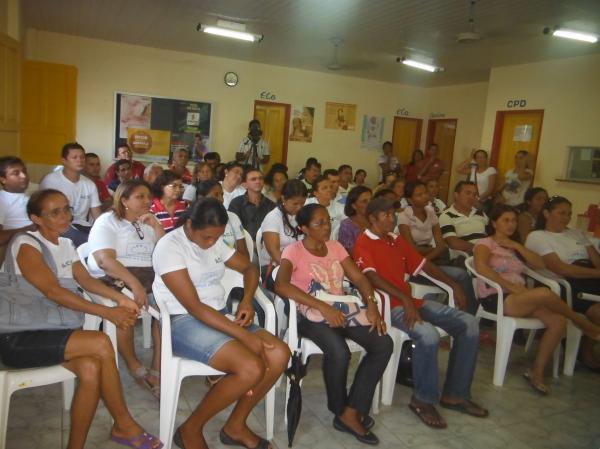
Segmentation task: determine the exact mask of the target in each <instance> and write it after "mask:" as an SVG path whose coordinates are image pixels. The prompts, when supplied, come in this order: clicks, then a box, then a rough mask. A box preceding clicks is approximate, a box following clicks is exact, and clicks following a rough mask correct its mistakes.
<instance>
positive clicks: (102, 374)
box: [0, 189, 163, 449]
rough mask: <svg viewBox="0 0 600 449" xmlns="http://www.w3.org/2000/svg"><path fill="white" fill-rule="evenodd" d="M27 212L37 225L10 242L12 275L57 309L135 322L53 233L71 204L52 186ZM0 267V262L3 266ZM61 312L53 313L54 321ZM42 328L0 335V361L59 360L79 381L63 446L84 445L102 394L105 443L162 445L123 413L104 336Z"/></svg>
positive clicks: (125, 304)
mask: <svg viewBox="0 0 600 449" xmlns="http://www.w3.org/2000/svg"><path fill="white" fill-rule="evenodd" d="M27 213H28V215H29V217H30V218H31V220H32V221H33V222H34V223H35V224H36V225H37V229H38V230H37V231H36V232H31V233H27V234H21V235H18V236H16V237H15V239H14V240H13V241H12V243H11V247H10V252H9V253H8V254H7V259H6V261H7V262H9V261H10V262H14V263H15V264H14V268H15V272H16V274H21V275H22V276H23V277H24V278H25V280H26V281H27V282H28V283H29V284H31V285H32V286H34V287H35V288H37V289H38V290H39V291H40V292H42V294H43V295H44V296H45V297H46V298H47V299H48V300H49V301H50V302H53V303H56V304H57V305H58V306H61V307H62V308H64V309H71V311H75V312H79V313H81V314H82V315H83V314H84V313H88V314H90V315H97V316H99V317H102V318H106V319H108V320H110V321H112V322H113V323H114V324H115V325H116V326H117V327H119V328H130V327H132V326H133V325H135V323H136V321H137V314H138V313H139V308H138V306H137V305H136V304H135V303H134V302H133V301H131V300H130V299H129V298H127V297H126V296H124V295H122V294H121V293H118V292H117V291H115V290H113V289H111V288H109V287H107V286H106V285H104V284H103V283H102V282H100V281H99V280H97V279H94V278H93V277H91V276H90V275H89V273H88V272H87V270H86V269H85V267H84V266H83V265H82V264H81V262H80V261H79V257H78V256H77V251H76V250H75V248H74V247H73V244H72V242H71V241H70V240H68V239H66V238H62V237H60V235H61V234H63V233H64V232H65V231H66V230H67V229H68V228H69V225H70V224H71V220H72V218H73V209H72V208H71V206H69V201H68V200H67V198H66V196H65V195H64V194H63V193H62V192H59V191H58V190H52V189H46V190H39V191H37V192H35V193H34V194H33V195H31V198H30V200H29V202H28V204H27ZM41 245H44V246H45V247H46V248H47V249H48V251H49V253H50V257H52V259H53V261H54V263H55V265H56V273H55V272H53V270H52V268H50V266H49V265H48V264H47V262H46V260H45V259H44V256H43V253H42V249H43V248H42V246H41ZM6 269H8V268H7V266H6V262H5V265H4V266H3V271H4V270H6ZM59 278H63V279H64V278H72V279H74V280H75V281H76V282H77V283H78V284H79V285H81V287H83V288H84V289H85V290H87V291H90V292H92V293H95V294H98V295H101V296H104V297H106V298H108V299H110V300H113V301H115V303H116V304H117V306H116V307H106V306H102V305H99V304H94V303H92V302H90V301H86V300H85V299H83V298H82V297H81V296H79V295H78V294H76V293H75V292H74V291H73V290H71V289H67V288H64V287H63V286H62V285H61V284H60V283H59ZM63 285H64V284H63ZM66 315H67V314H66V313H64V312H61V313H60V316H61V318H62V317H65V316H66ZM81 318H83V317H81ZM48 322H51V321H50V320H48ZM81 322H83V319H82V320H81ZM49 328H50V326H48V328H44V327H39V328H38V329H33V328H32V330H27V331H17V332H12V331H9V332H5V333H1V334H0V356H1V357H2V362H3V363H4V364H5V365H8V366H11V367H14V368H19V369H24V368H37V367H42V366H51V365H57V364H62V366H63V367H65V368H66V369H68V370H69V371H72V372H73V373H75V375H76V376H77V378H78V380H79V382H78V387H77V391H76V392H75V396H74V397H73V403H72V405H71V425H70V430H69V442H68V444H67V447H69V448H83V447H84V446H85V440H86V438H87V433H88V430H89V428H90V425H91V423H92V420H93V417H94V414H95V411H96V408H97V406H98V401H99V399H100V398H102V399H103V401H104V403H105V405H106V408H107V409H108V410H109V413H110V414H111V415H112V417H113V419H114V424H113V426H112V430H111V434H110V439H111V440H113V441H115V442H117V443H120V444H124V445H129V446H131V447H133V446H134V445H135V446H136V447H142V446H143V447H147V448H152V449H159V448H161V447H162V446H163V445H162V443H161V442H160V441H159V439H158V438H156V437H154V436H152V435H150V434H149V433H146V432H145V431H144V429H143V428H142V427H141V426H140V425H139V424H138V423H137V422H135V420H134V419H133V417H132V416H131V414H130V413H129V411H128V410H127V405H126V404H125V399H124V397H123V388H122V386H121V381H120V378H119V371H118V369H117V366H116V363H115V353H114V351H113V348H112V345H111V343H110V340H109V339H108V338H107V337H106V335H105V334H104V333H102V332H98V331H87V330H81V329H80V328H78V327H77V325H75V327H74V328H69V326H66V325H65V326H64V327H62V328H55V329H53V330H50V329H49Z"/></svg>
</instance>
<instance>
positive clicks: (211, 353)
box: [152, 198, 290, 449]
mask: <svg viewBox="0 0 600 449" xmlns="http://www.w3.org/2000/svg"><path fill="white" fill-rule="evenodd" d="M227 220H228V216H227V211H226V210H225V208H224V207H223V205H222V204H221V203H220V202H219V201H218V200H216V199H214V198H206V199H204V200H202V201H196V202H195V203H194V204H193V205H192V206H191V207H190V209H188V211H186V215H185V216H184V220H183V222H182V225H181V226H179V227H178V228H176V229H175V230H174V231H173V232H171V233H169V234H167V235H166V236H165V237H163V238H162V239H161V240H160V241H159V242H158V244H157V245H156V249H155V250H154V254H153V256H152V261H153V265H154V271H155V272H156V278H155V280H154V285H153V291H154V295H155V297H156V298H157V299H159V300H160V301H161V302H162V303H163V304H164V306H165V307H166V309H167V310H162V311H161V312H162V313H169V314H170V315H171V339H172V344H173V353H174V354H175V355H177V356H180V357H185V358H188V359H192V360H196V361H199V362H202V363H205V364H207V365H209V366H211V367H213V368H215V369H217V370H219V371H222V372H225V373H226V375H225V377H224V378H223V379H221V380H220V381H219V382H218V383H216V384H215V385H214V386H213V387H212V388H211V389H210V390H209V391H208V393H207V394H206V395H205V396H204V398H203V399H202V400H201V402H200V404H199V405H198V406H197V408H196V409H195V410H194V411H193V412H192V414H191V415H190V416H189V417H188V418H187V420H186V421H185V422H184V423H183V424H182V425H181V426H180V427H179V428H178V429H177V431H176V432H175V436H174V441H175V443H176V444H177V445H178V446H179V447H182V448H183V447H189V448H191V447H206V440H205V439H204V436H203V429H204V426H205V425H206V423H207V422H208V420H209V419H211V418H212V417H213V416H214V415H216V414H217V413H219V412H220V411H221V410H223V409H225V408H226V407H228V406H230V405H231V404H233V403H234V402H237V404H236V406H235V409H234V412H233V413H232V414H231V415H230V417H229V419H228V420H227V421H226V423H225V425H224V427H223V428H222V429H221V431H220V435H219V436H220V439H221V442H223V443H224V444H235V445H240V446H245V447H256V448H263V449H267V448H268V447H269V443H268V442H267V441H266V440H264V439H262V438H260V437H258V436H257V435H256V434H255V433H254V432H252V431H251V430H250V428H248V426H247V424H246V419H247V417H248V415H249V413H250V412H251V411H252V409H253V408H254V406H255V405H256V404H257V403H258V402H259V401H260V400H261V399H262V398H263V396H264V395H265V394H266V393H267V392H268V391H269V390H270V389H271V387H272V386H273V384H274V383H275V381H276V380H277V379H278V378H279V376H281V374H282V373H283V370H284V369H285V368H286V367H287V363H288V360H289V356H290V353H289V349H288V348H287V346H286V345H285V344H284V343H283V342H282V341H280V340H278V339H277V338H276V337H274V336H273V335H271V334H270V333H268V332H267V331H265V330H263V329H260V328H259V327H258V326H256V325H255V324H253V317H254V309H253V307H252V298H253V295H254V292H255V291H256V288H257V286H258V270H257V269H256V268H255V267H254V266H253V265H252V264H251V263H250V261H249V260H248V258H247V257H244V256H242V255H241V254H239V253H238V252H236V251H235V250H234V249H232V248H229V247H228V246H227V245H225V243H223V241H222V239H221V236H222V235H223V232H224V231H225V225H226V224H227ZM225 267H227V268H230V269H232V270H236V271H238V272H240V273H242V275H243V277H244V296H243V298H242V300H241V302H240V305H239V307H238V310H237V314H236V316H235V318H233V319H232V320H230V319H228V317H227V314H228V313H229V311H228V310H227V309H226V304H227V298H225V295H224V293H225V291H224V289H223V286H222V285H221V278H222V277H223V274H224V272H225ZM250 392H251V393H250Z"/></svg>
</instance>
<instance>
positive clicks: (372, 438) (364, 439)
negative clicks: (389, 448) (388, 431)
mask: <svg viewBox="0 0 600 449" xmlns="http://www.w3.org/2000/svg"><path fill="white" fill-rule="evenodd" d="M333 428H334V429H335V430H339V431H340V432H345V433H349V434H350V435H353V436H354V437H355V438H356V439H357V440H358V441H360V442H361V443H364V444H370V445H371V446H376V445H378V444H379V438H377V435H375V434H374V433H373V432H371V431H369V430H367V431H366V432H365V433H364V434H363V435H361V434H360V433H357V432H355V431H354V430H353V429H351V428H350V427H348V426H347V425H346V424H344V423H343V422H342V420H341V419H340V418H339V417H338V416H336V417H335V418H333Z"/></svg>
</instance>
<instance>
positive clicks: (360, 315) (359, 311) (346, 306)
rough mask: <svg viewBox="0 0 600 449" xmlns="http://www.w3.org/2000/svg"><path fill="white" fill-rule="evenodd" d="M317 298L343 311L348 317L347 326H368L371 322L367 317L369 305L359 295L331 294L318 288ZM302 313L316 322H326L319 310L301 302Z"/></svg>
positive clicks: (299, 306)
mask: <svg viewBox="0 0 600 449" xmlns="http://www.w3.org/2000/svg"><path fill="white" fill-rule="evenodd" d="M314 296H315V298H317V299H318V300H320V301H324V302H326V303H327V304H329V305H330V306H332V307H335V308H336V309H337V310H339V311H340V312H342V313H343V314H344V316H345V317H346V326H367V325H369V324H370V322H369V320H368V318H367V306H365V305H364V304H363V302H362V301H361V300H360V298H358V297H357V296H352V295H331V294H329V293H327V292H325V291H324V290H317V291H316V292H315V294H314ZM298 308H299V309H300V313H301V314H302V315H304V316H305V317H306V319H307V320H310V321H312V322H315V323H326V322H327V321H326V320H325V317H323V315H322V314H321V312H319V310H317V309H315V308H312V307H308V306H305V305H303V304H299V305H298Z"/></svg>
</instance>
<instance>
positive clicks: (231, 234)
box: [196, 180, 250, 257]
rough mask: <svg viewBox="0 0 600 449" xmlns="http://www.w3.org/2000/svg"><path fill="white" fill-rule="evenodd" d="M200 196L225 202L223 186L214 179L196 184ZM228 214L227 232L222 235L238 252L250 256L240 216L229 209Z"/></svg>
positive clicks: (197, 195) (226, 242)
mask: <svg viewBox="0 0 600 449" xmlns="http://www.w3.org/2000/svg"><path fill="white" fill-rule="evenodd" d="M200 198H215V199H217V200H218V201H219V202H220V203H221V204H223V202H224V199H223V186H222V185H221V183H220V182H218V181H214V180H209V181H203V182H199V183H198V184H197V185H196V199H200ZM227 216H228V217H229V220H228V221H227V224H226V225H225V232H223V237H222V239H223V241H224V242H225V244H226V245H227V246H229V247H230V248H233V249H235V250H237V252H238V253H240V254H243V255H244V256H246V257H250V254H249V253H248V247H247V246H246V237H245V235H244V227H243V226H242V222H241V221H240V218H239V217H238V216H237V214H235V213H234V212H229V211H227Z"/></svg>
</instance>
